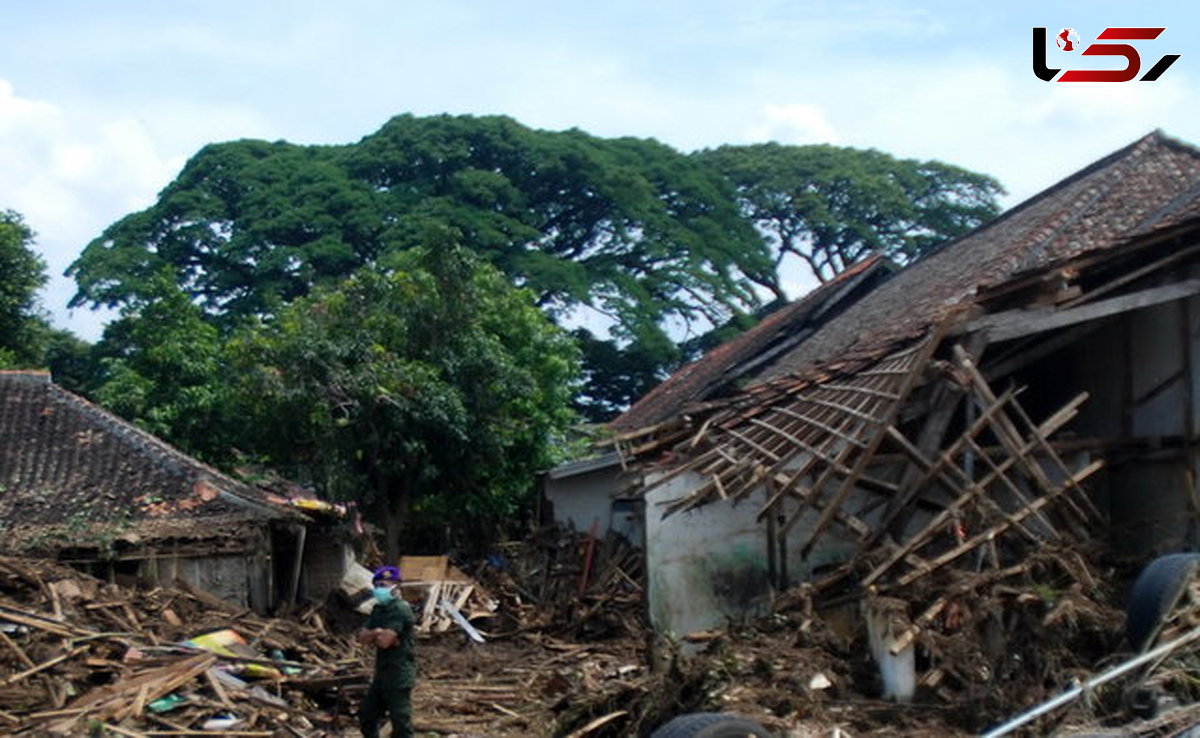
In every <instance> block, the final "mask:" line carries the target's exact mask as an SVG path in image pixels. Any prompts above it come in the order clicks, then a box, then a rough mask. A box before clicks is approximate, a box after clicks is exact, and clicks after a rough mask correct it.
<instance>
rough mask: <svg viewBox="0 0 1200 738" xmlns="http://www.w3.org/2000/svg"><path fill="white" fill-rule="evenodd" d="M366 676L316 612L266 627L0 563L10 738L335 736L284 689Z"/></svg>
mask: <svg viewBox="0 0 1200 738" xmlns="http://www.w3.org/2000/svg"><path fill="white" fill-rule="evenodd" d="M361 664H362V661H361V659H360V658H359V657H358V656H357V654H356V652H355V649H354V646H353V644H352V641H351V639H350V638H349V637H348V636H344V635H337V634H334V633H331V632H329V631H328V630H327V629H326V628H325V626H324V623H323V622H322V619H321V616H320V615H319V614H318V613H317V612H316V611H315V610H313V609H310V610H308V611H305V612H302V613H299V614H298V616H297V617H295V618H290V619H264V618H261V617H259V616H256V615H254V614H253V613H252V612H249V611H246V610H243V609H239V608H237V607H235V606H232V605H230V604H229V603H226V602H224V601H222V600H220V599H217V598H214V597H212V595H209V594H208V593H205V592H203V591H200V590H195V589H187V588H182V589H164V588H156V589H152V590H147V591H130V590H127V589H124V588H121V587H119V586H117V585H114V584H107V583H104V582H101V581H99V580H97V579H94V578H91V577H89V576H87V575H85V574H82V573H80V572H78V571H76V570H74V569H70V568H67V567H64V566H60V565H57V564H53V563H51V562H45V561H31V560H21V559H12V558H0V671H2V673H4V674H5V676H4V677H3V678H0V721H2V722H3V725H4V731H5V732H6V733H7V734H12V735H47V734H50V735H75V734H79V733H81V732H83V731H84V730H85V729H86V730H97V731H98V730H100V729H102V728H103V729H107V730H109V731H111V732H112V733H114V734H123V735H139V734H143V731H145V730H157V731H159V732H161V731H164V730H165V731H192V730H201V731H216V732H223V733H224V734H226V735H276V734H281V735H321V734H329V735H333V734H336V733H338V732H339V725H338V723H339V721H338V720H336V719H335V717H334V716H333V714H331V713H330V712H329V710H328V707H331V706H326V705H322V704H320V703H319V702H318V701H317V699H315V698H316V697H318V696H319V695H313V696H310V695H307V694H305V693H304V692H303V691H300V690H296V689H292V688H291V687H293V686H294V685H292V684H289V683H288V680H289V679H291V678H296V679H297V682H298V683H302V679H303V678H305V677H307V676H309V675H316V674H320V675H323V676H325V677H326V678H328V677H330V676H337V675H345V674H350V675H353V678H354V679H356V680H361V675H360V672H361V671H362V668H361Z"/></svg>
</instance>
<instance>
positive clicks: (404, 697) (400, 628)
mask: <svg viewBox="0 0 1200 738" xmlns="http://www.w3.org/2000/svg"><path fill="white" fill-rule="evenodd" d="M413 621H414V618H413V611H412V608H411V607H409V606H408V603H407V602H405V601H404V600H403V599H400V598H399V597H397V598H396V599H393V600H391V601H390V602H386V603H376V605H375V609H373V610H371V615H370V617H368V618H367V625H366V627H367V629H368V630H371V629H374V628H386V629H388V630H394V631H396V635H397V636H398V640H397V642H396V645H395V646H393V647H392V648H376V649H375V678H374V679H372V680H371V686H370V687H368V688H367V694H366V696H365V697H364V698H363V702H362V707H361V708H360V709H359V712H358V722H359V727H360V728H361V729H362V734H363V736H364V738H375V737H376V736H378V735H379V721H380V720H381V719H382V718H383V716H384V714H388V715H390V716H391V719H392V735H393V736H394V738H411V736H412V734H413V732H412V688H413V684H414V683H416V681H417V660H416V654H415V652H414V649H413Z"/></svg>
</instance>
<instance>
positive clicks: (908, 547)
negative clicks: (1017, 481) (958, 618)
mask: <svg viewBox="0 0 1200 738" xmlns="http://www.w3.org/2000/svg"><path fill="white" fill-rule="evenodd" d="M1084 399H1086V394H1084V395H1080V396H1078V397H1076V398H1075V399H1074V400H1072V401H1071V402H1069V403H1068V404H1067V405H1066V406H1065V407H1063V408H1062V409H1061V410H1059V411H1058V412H1057V413H1055V414H1054V415H1052V416H1050V417H1049V418H1047V419H1046V420H1045V421H1044V422H1043V423H1042V424H1041V426H1039V429H1040V430H1041V431H1042V432H1043V433H1046V434H1049V433H1053V432H1054V430H1057V429H1058V428H1060V427H1061V426H1063V425H1065V424H1066V423H1068V422H1069V421H1070V420H1071V419H1072V418H1073V417H1075V414H1076V413H1077V412H1078V407H1079V405H1080V404H1081V403H1082V402H1083V400H1084ZM1026 448H1028V449H1032V448H1033V444H1032V443H1029V444H1026ZM943 455H944V452H943ZM1016 463H1017V461H1016V459H1014V458H1012V457H1011V456H1010V457H1009V458H1007V459H1005V460H1004V461H1002V462H1000V463H999V464H998V465H997V466H996V468H995V469H996V470H995V471H992V472H990V473H989V474H987V475H986V476H984V477H983V478H982V479H980V480H979V481H978V482H975V483H974V484H973V485H971V486H970V487H969V488H968V489H966V490H965V491H964V492H963V494H962V495H961V496H959V498H958V499H956V500H955V501H954V502H952V503H950V506H949V507H947V508H946V509H945V510H943V511H942V512H940V513H938V514H937V515H935V516H934V518H933V519H932V520H931V521H929V523H928V524H927V525H926V526H925V527H924V528H923V529H921V531H920V532H918V533H916V534H915V535H913V536H912V537H911V538H909V540H908V542H907V543H905V544H904V545H903V546H901V547H900V548H899V549H898V550H897V551H895V552H894V553H893V554H892V555H891V556H889V557H888V559H887V560H886V561H884V562H883V563H882V564H880V565H879V566H877V567H875V569H874V570H873V571H872V572H871V573H870V574H868V575H867V576H866V578H865V579H863V581H862V586H864V587H866V586H869V585H870V584H871V583H873V582H874V581H875V580H877V579H878V578H879V577H880V576H882V575H883V574H884V573H886V572H887V570H888V569H890V568H892V567H893V566H895V564H896V563H897V562H898V561H900V560H901V559H903V558H904V557H905V556H906V555H907V554H909V553H911V552H912V551H914V550H916V549H917V548H918V547H920V546H921V545H923V544H924V543H925V541H926V540H927V539H928V538H929V537H930V536H932V535H933V533H934V532H935V531H936V530H938V528H939V527H940V526H941V525H942V524H943V523H945V522H946V521H947V520H949V519H950V517H951V516H952V515H953V514H954V513H956V512H958V511H959V510H960V509H962V508H963V507H964V506H966V504H967V503H968V502H970V500H971V497H972V496H973V495H975V494H977V493H983V491H984V490H986V488H987V486H988V485H989V484H991V483H992V482H994V481H995V480H996V474H997V473H1003V472H1004V471H1006V470H1007V469H1009V468H1010V467H1012V466H1013V465H1014V464H1016Z"/></svg>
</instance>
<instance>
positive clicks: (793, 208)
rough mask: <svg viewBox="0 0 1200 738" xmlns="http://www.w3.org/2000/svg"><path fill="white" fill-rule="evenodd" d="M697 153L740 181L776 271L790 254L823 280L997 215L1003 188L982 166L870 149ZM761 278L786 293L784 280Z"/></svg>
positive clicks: (901, 258)
mask: <svg viewBox="0 0 1200 738" xmlns="http://www.w3.org/2000/svg"><path fill="white" fill-rule="evenodd" d="M694 156H695V158H697V159H698V160H699V161H702V162H704V163H705V164H707V165H708V166H711V167H713V168H715V169H716V170H718V171H720V172H722V173H723V174H724V175H725V176H727V177H728V178H729V179H730V181H731V182H732V183H733V184H734V186H735V187H736V189H737V198H738V204H739V207H740V208H741V211H742V213H743V214H744V215H745V216H746V217H747V218H749V219H750V220H751V221H753V222H754V224H755V226H756V227H757V228H758V229H759V230H760V232H761V233H762V234H763V235H764V237H765V238H766V239H767V241H768V242H769V243H770V245H771V248H772V252H773V255H774V261H775V269H774V270H773V271H772V272H771V274H772V275H778V273H779V269H780V266H781V265H782V263H783V261H784V260H785V259H786V258H787V257H788V256H789V255H790V256H795V257H798V258H799V259H801V260H802V261H803V262H804V264H805V265H806V266H807V267H808V268H809V269H810V270H811V271H812V273H813V274H814V275H815V276H816V277H817V278H818V279H819V280H820V281H822V282H825V281H828V280H829V279H832V278H833V277H834V276H836V275H837V274H838V273H840V272H841V271H842V270H844V269H846V268H847V267H849V266H851V265H853V264H855V263H857V262H858V261H861V260H862V259H864V258H865V257H867V256H869V255H870V254H872V253H874V252H882V253H884V254H886V255H888V256H889V257H891V258H892V259H893V260H895V261H897V262H898V263H901V264H903V263H905V262H908V261H911V260H913V259H915V258H917V257H919V256H920V254H921V253H923V252H924V251H926V250H928V249H929V248H931V247H933V246H935V245H937V244H939V243H942V242H944V241H946V240H949V239H952V238H955V237H957V236H960V235H962V234H964V233H966V232H967V231H970V230H971V229H973V228H976V227H977V226H979V225H981V224H983V223H985V222H987V221H989V220H991V219H992V218H994V217H995V216H996V215H997V214H998V213H999V211H1000V209H999V206H998V205H997V203H996V197H997V196H998V195H1000V194H1002V193H1003V191H1004V190H1003V188H1001V186H1000V185H999V183H997V182H996V181H995V180H993V179H992V178H991V177H987V176H985V175H982V174H977V173H975V172H970V171H968V170H966V169H962V168H960V167H956V166H952V165H950V164H944V163H942V162H939V161H917V160H914V159H897V158H895V157H892V156H890V155H888V154H885V153H882V152H880V151H875V150H873V149H869V150H861V149H852V148H842V147H836V146H828V145H814V146H785V145H782V144H778V143H765V144H755V145H751V146H721V147H719V148H717V149H711V150H706V151H701V152H698V153H696V154H694ZM762 284H763V285H764V286H766V287H768V288H769V289H770V290H772V291H773V292H774V293H775V295H776V297H783V296H784V295H783V291H782V289H781V287H780V285H779V283H778V281H774V282H772V281H765V282H762Z"/></svg>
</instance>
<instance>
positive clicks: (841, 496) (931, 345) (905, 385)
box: [800, 323, 946, 558]
mask: <svg viewBox="0 0 1200 738" xmlns="http://www.w3.org/2000/svg"><path fill="white" fill-rule="evenodd" d="M945 327H946V326H945V324H944V323H943V324H942V325H940V326H938V327H937V328H935V329H934V330H933V331H932V332H931V334H930V335H929V336H928V337H927V338H926V339H925V340H924V341H923V342H921V343H919V344H917V346H915V347H911V348H910V350H909V356H908V358H909V359H911V362H910V363H909V364H908V370H909V371H908V374H907V375H905V376H904V377H903V379H902V380H901V383H900V387H899V389H898V390H897V391H896V392H895V394H894V399H893V400H892V402H891V403H890V406H888V407H886V408H885V410H884V413H883V414H882V416H881V417H880V424H879V428H876V430H875V432H874V433H872V434H871V438H870V440H869V441H868V442H867V447H866V448H864V449H863V451H862V454H861V455H860V456H859V458H858V461H857V462H856V463H855V465H854V467H853V473H852V474H851V475H849V476H847V477H846V478H845V479H844V480H842V484H841V486H840V487H839V488H838V490H837V492H835V493H834V495H833V498H832V499H831V500H830V501H829V502H828V504H827V506H826V508H825V512H823V513H822V514H821V517H820V519H819V520H817V524H816V525H815V526H813V530H812V533H811V534H809V537H808V541H807V542H806V543H805V544H804V546H803V547H802V548H801V549H800V555H801V557H802V558H808V555H809V554H810V553H812V550H813V547H815V546H816V545H817V541H818V540H820V538H821V535H822V534H823V533H824V532H825V529H826V528H827V527H828V526H829V524H830V523H831V522H833V519H834V516H835V515H836V513H837V511H838V509H839V508H841V506H842V503H843V502H844V501H845V499H846V497H848V496H849V494H850V491H851V490H852V489H854V486H855V484H857V482H858V477H859V475H860V474H862V473H863V472H864V471H866V467H867V464H868V463H870V460H871V458H872V457H873V456H874V455H875V452H876V451H877V450H878V449H879V445H880V444H881V443H882V442H883V439H884V438H885V437H886V436H887V434H886V433H884V432H883V431H882V429H883V428H886V427H888V426H889V425H891V424H892V421H893V420H894V419H895V418H896V417H897V416H898V415H899V414H900V408H901V406H902V405H903V404H904V401H905V400H906V399H907V398H908V396H909V394H910V393H911V392H912V390H913V388H915V387H916V386H917V383H918V382H919V381H920V377H921V373H922V370H923V369H924V367H925V363H926V361H927V360H928V359H929V357H930V356H931V355H932V354H933V352H934V350H935V349H937V347H938V345H939V344H940V343H941V341H942V336H944V335H945Z"/></svg>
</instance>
